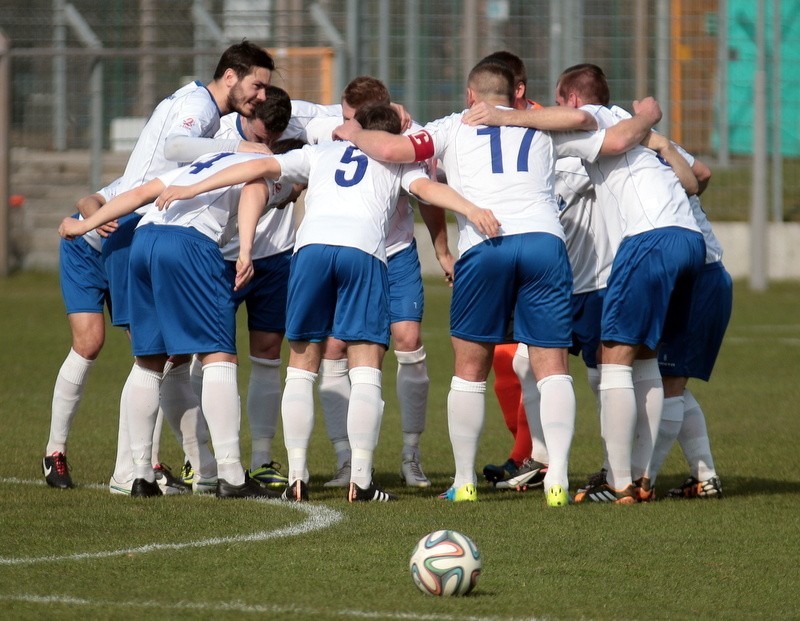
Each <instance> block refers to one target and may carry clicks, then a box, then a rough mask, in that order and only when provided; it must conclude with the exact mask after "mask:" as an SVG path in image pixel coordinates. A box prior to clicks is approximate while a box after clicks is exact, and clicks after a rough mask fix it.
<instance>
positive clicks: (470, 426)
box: [447, 377, 486, 488]
mask: <svg viewBox="0 0 800 621" xmlns="http://www.w3.org/2000/svg"><path fill="white" fill-rule="evenodd" d="M485 393H486V382H468V381H467V380H464V379H461V378H460V377H453V379H452V380H451V381H450V392H449V393H448V395H447V427H448V430H449V432H450V444H451V445H452V446H453V459H454V460H455V466H456V474H455V477H454V479H453V485H454V486H455V487H456V488H458V487H461V486H462V485H466V484H467V483H473V484H474V483H476V482H477V480H478V479H477V476H476V475H475V455H476V454H477V452H478V441H479V440H480V437H481V430H482V429H483V418H484V415H485V412H486V398H485Z"/></svg>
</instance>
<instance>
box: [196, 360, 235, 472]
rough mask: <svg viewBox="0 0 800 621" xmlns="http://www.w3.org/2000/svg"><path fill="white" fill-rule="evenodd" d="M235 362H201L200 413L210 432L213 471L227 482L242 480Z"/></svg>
mask: <svg viewBox="0 0 800 621" xmlns="http://www.w3.org/2000/svg"><path fill="white" fill-rule="evenodd" d="M236 368H237V365H236V364H235V363H233V362H211V363H208V364H206V365H203V402H202V403H203V405H202V407H203V415H204V416H205V418H206V423H207V424H208V430H209V432H210V433H211V444H212V445H213V447H214V457H216V460H217V474H218V476H219V478H220V479H225V481H227V482H228V483H230V484H231V485H242V484H243V483H244V469H243V467H242V457H241V452H240V449H239V431H240V427H241V416H240V410H239V409H240V404H239V385H238V381H237V377H236Z"/></svg>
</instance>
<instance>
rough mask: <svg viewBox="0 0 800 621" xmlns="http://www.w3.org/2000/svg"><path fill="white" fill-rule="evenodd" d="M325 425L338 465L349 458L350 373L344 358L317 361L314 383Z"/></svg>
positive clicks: (339, 466) (340, 465)
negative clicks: (317, 374)
mask: <svg viewBox="0 0 800 621" xmlns="http://www.w3.org/2000/svg"><path fill="white" fill-rule="evenodd" d="M317 394H318V395H319V402H320V405H321V406H322V414H323V416H324V417H325V428H326V429H327V431H328V437H329V438H330V440H331V443H332V444H333V449H334V451H336V465H337V467H338V468H341V467H342V465H343V464H344V462H346V461H350V440H349V439H348V438H347V407H348V405H349V403H350V376H349V375H348V374H347V359H346V358H344V359H342V360H328V359H326V358H323V359H322V360H321V361H320V365H319V386H317Z"/></svg>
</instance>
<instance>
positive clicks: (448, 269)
mask: <svg viewBox="0 0 800 621" xmlns="http://www.w3.org/2000/svg"><path fill="white" fill-rule="evenodd" d="M436 258H437V259H438V261H439V265H441V266H442V271H443V272H444V281H445V282H446V283H447V284H448V285H449V286H451V287H452V286H453V278H454V277H455V272H456V258H455V257H454V256H453V255H452V254H451V253H450V252H449V251H448V252H446V253H444V254H437V255H436Z"/></svg>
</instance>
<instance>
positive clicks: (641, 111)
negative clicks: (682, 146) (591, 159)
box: [600, 97, 661, 155]
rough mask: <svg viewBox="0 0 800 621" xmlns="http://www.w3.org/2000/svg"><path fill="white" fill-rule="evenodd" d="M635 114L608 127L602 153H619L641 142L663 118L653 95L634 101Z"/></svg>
mask: <svg viewBox="0 0 800 621" xmlns="http://www.w3.org/2000/svg"><path fill="white" fill-rule="evenodd" d="M633 112H634V115H633V116H632V117H631V118H629V119H623V120H621V121H620V122H619V123H617V124H616V125H613V126H611V127H609V128H607V129H606V135H605V138H604V139H603V146H602V147H601V149H600V155H619V154H620V153H624V152H625V151H629V150H630V149H632V148H633V147H634V146H636V145H637V144H639V143H640V142H641V141H642V140H644V138H645V137H646V136H647V134H648V133H650V130H651V129H652V128H653V125H655V124H656V123H658V122H659V121H660V120H661V106H659V105H658V102H657V101H656V100H655V99H653V98H652V97H645V98H644V99H642V100H641V101H634V102H633Z"/></svg>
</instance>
